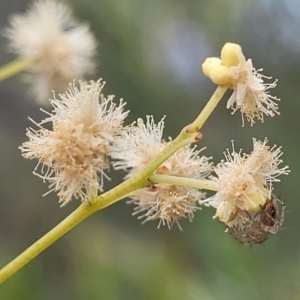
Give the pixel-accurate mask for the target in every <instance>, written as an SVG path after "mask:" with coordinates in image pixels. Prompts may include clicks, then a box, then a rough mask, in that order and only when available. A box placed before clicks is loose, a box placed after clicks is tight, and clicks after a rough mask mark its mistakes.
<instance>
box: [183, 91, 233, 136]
mask: <svg viewBox="0 0 300 300" xmlns="http://www.w3.org/2000/svg"><path fill="white" fill-rule="evenodd" d="M227 89H228V86H227V85H219V86H218V87H217V89H216V90H215V92H214V93H213V95H212V96H211V98H210V99H209V101H208V102H207V104H206V105H205V107H204V108H203V110H202V111H201V113H200V114H199V116H198V117H197V118H196V119H195V121H194V122H193V123H192V124H191V125H190V126H189V127H188V129H187V132H190V133H192V132H198V131H199V130H200V129H201V128H202V126H203V124H204V123H205V121H206V120H207V119H208V117H209V116H210V114H211V113H212V112H213V110H214V109H215V108H216V106H217V105H218V103H219V102H220V100H221V99H222V97H223V95H224V94H225V92H226V91H227Z"/></svg>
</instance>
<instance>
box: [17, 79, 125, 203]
mask: <svg viewBox="0 0 300 300" xmlns="http://www.w3.org/2000/svg"><path fill="white" fill-rule="evenodd" d="M104 84H105V83H104V82H101V80H98V81H97V82H93V81H91V82H89V83H84V82H80V87H79V88H77V87H76V86H75V82H74V83H73V84H72V85H71V86H70V88H69V90H68V91H67V92H66V93H65V94H62V95H60V99H57V98H55V97H54V99H53V100H51V104H52V105H53V107H54V109H53V111H52V113H48V117H47V118H46V119H45V120H43V121H42V122H40V123H39V124H37V123H35V122H34V123H35V124H36V125H37V127H38V129H33V128H29V129H27V136H28V138H29V141H27V142H24V143H23V145H22V146H21V147H20V149H21V151H22V153H23V156H24V157H25V158H28V159H34V158H37V159H38V160H39V163H38V165H37V167H36V170H35V174H36V175H39V176H40V177H41V178H42V179H44V181H48V182H50V186H49V187H50V191H55V192H58V196H59V198H60V200H59V201H60V203H62V205H64V204H66V203H68V202H69V201H70V200H71V199H72V197H73V196H74V197H75V198H79V199H81V201H83V202H87V203H88V202H89V200H90V196H91V194H92V193H93V194H95V193H97V191H102V187H103V177H107V175H105V173H104V170H105V169H108V168H109V162H108V159H107V156H108V155H109V154H110V151H111V144H112V143H113V141H114V138H115V136H116V135H117V134H119V132H120V131H121V129H122V124H123V120H124V118H125V117H126V116H127V114H128V112H126V111H125V112H124V111H123V108H124V105H125V104H124V103H123V102H122V101H121V103H120V104H119V105H116V104H114V103H113V102H112V101H113V96H108V97H107V98H105V97H103V96H102V95H100V92H101V90H102V88H103V86H104ZM99 95H100V99H99ZM48 122H49V123H51V124H52V129H51V130H50V129H47V128H45V127H44V126H43V125H44V124H45V123H48ZM38 169H40V172H39V174H38V171H37V170H38Z"/></svg>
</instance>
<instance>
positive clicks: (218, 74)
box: [209, 65, 230, 84]
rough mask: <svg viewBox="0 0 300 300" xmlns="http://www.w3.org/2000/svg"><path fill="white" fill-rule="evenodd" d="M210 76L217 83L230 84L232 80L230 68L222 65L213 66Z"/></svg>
mask: <svg viewBox="0 0 300 300" xmlns="http://www.w3.org/2000/svg"><path fill="white" fill-rule="evenodd" d="M209 78H210V79H211V81H212V82H213V83H215V84H228V83H229V80H230V73H229V69H228V68H227V67H224V66H221V65H220V66H217V65H216V66H214V67H212V68H211V70H210V73H209Z"/></svg>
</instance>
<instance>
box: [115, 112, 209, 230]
mask: <svg viewBox="0 0 300 300" xmlns="http://www.w3.org/2000/svg"><path fill="white" fill-rule="evenodd" d="M163 128H164V122H163V120H161V121H160V122H159V123H158V124H155V122H154V120H153V117H150V116H148V117H147V121H146V123H145V122H144V121H143V120H142V119H139V120H138V121H137V123H133V124H132V125H130V126H127V127H125V128H124V130H123V131H122V133H121V135H120V136H119V137H117V138H116V140H115V142H114V146H113V151H112V158H114V159H116V161H114V162H113V166H114V168H115V169H117V170H121V169H122V170H126V171H128V174H127V175H126V178H130V177H132V176H134V175H135V174H137V173H138V172H139V171H141V170H142V169H143V168H144V167H145V166H146V165H147V164H148V163H149V162H150V161H151V160H152V159H153V158H155V157H156V156H157V155H158V154H159V153H160V152H161V151H162V150H163V149H164V148H165V147H166V146H167V145H168V143H169V142H166V141H164V140H163V139H162V135H163ZM201 151H202V150H196V149H195V148H190V147H189V146H186V147H183V148H181V149H180V150H179V151H177V152H176V153H175V154H174V155H172V156H171V157H170V158H169V159H168V160H166V161H165V162H164V163H163V164H162V165H161V166H160V167H159V168H158V169H157V170H156V172H155V174H163V175H172V176H179V177H187V178H198V179H200V178H201V179H203V178H205V177H207V176H208V174H209V173H210V171H211V163H210V162H209V158H207V157H205V156H201V157H200V156H199V154H200V152H201ZM130 197H131V199H132V200H131V201H130V203H134V204H135V205H136V207H135V209H134V214H140V217H139V218H142V219H144V222H146V221H149V220H156V219H158V220H159V223H158V227H160V226H161V225H167V226H168V227H169V228H171V227H172V225H173V224H174V223H176V224H177V225H178V227H179V228H181V227H180V225H179V220H180V219H182V218H188V219H189V220H190V221H191V220H192V219H193V217H194V213H195V211H196V210H197V209H199V207H198V202H199V200H201V199H204V197H205V193H204V192H202V191H200V190H198V189H195V188H192V187H186V186H179V185H170V184H164V183H158V184H154V183H151V182H149V186H148V187H146V188H143V189H140V190H138V191H136V192H134V193H133V194H132V195H131V196H130Z"/></svg>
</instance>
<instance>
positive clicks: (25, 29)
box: [5, 0, 96, 103]
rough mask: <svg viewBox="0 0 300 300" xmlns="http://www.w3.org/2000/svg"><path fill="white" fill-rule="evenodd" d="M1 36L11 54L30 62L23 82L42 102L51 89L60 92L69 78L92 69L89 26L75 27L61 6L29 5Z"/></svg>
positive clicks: (93, 47) (48, 3) (93, 49)
mask: <svg viewBox="0 0 300 300" xmlns="http://www.w3.org/2000/svg"><path fill="white" fill-rule="evenodd" d="M5 36H6V37H7V38H8V40H9V48H10V49H11V51H13V52H14V53H16V54H17V55H19V56H20V57H21V58H27V59H31V60H32V63H31V65H30V67H29V68H28V69H27V71H28V74H27V78H26V79H27V81H30V83H31V84H32V90H33V92H34V94H35V96H36V98H37V100H38V101H40V102H42V103H43V102H45V101H47V100H48V98H49V95H50V92H51V90H53V89H55V90H56V91H57V90H59V91H63V90H65V89H66V88H67V84H68V83H69V82H71V81H72V80H73V79H79V78H83V76H84V75H85V74H90V73H92V72H93V71H94V70H95V64H94V62H93V57H94V55H95V52H96V42H95V39H94V37H93V35H92V34H91V33H90V32H89V27H88V26H87V25H86V24H79V23H78V22H77V21H76V20H75V19H74V18H73V16H72V15H71V10H70V8H69V7H68V6H66V5H65V4H63V3H57V2H54V1H50V0H45V1H38V2H35V3H33V4H32V6H31V7H30V9H29V10H28V11H27V12H25V13H24V14H20V15H13V16H12V17H11V18H10V26H9V27H8V28H7V29H6V31H5Z"/></svg>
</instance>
